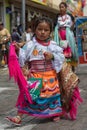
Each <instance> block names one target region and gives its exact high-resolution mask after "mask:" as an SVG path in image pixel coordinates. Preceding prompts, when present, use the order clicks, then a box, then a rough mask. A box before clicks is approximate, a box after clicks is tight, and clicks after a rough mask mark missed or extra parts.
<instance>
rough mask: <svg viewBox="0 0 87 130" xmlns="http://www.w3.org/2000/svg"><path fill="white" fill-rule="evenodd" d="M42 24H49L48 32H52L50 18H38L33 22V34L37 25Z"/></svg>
mask: <svg viewBox="0 0 87 130" xmlns="http://www.w3.org/2000/svg"><path fill="white" fill-rule="evenodd" d="M42 22H46V23H48V24H49V26H50V32H52V31H53V22H52V20H51V19H50V18H48V17H44V16H43V17H38V18H37V19H36V20H35V22H34V29H33V30H34V32H35V30H36V28H37V26H38V24H39V23H42Z"/></svg>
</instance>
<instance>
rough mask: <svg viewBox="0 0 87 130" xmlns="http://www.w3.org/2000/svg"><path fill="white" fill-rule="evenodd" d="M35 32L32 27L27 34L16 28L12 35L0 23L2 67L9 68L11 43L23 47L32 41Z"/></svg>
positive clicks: (0, 62) (0, 63) (0, 59)
mask: <svg viewBox="0 0 87 130" xmlns="http://www.w3.org/2000/svg"><path fill="white" fill-rule="evenodd" d="M32 36H33V32H32V29H31V27H27V28H26V30H25V32H24V33H23V32H22V33H20V31H19V28H17V27H14V28H13V30H12V33H11V34H10V33H9V31H8V30H7V29H6V28H5V27H4V24H3V22H0V66H2V67H5V66H6V67H7V64H8V52H9V45H10V43H11V42H16V43H17V44H18V45H19V46H20V47H22V46H23V45H24V44H25V43H26V42H29V41H30V40H31V39H32Z"/></svg>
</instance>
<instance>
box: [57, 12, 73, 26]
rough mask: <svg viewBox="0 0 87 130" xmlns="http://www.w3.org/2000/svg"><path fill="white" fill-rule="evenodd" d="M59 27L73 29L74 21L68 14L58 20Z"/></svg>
mask: <svg viewBox="0 0 87 130" xmlns="http://www.w3.org/2000/svg"><path fill="white" fill-rule="evenodd" d="M57 24H58V27H59V28H60V27H71V26H72V19H71V17H70V16H69V15H68V14H65V15H63V16H59V17H58V20H57Z"/></svg>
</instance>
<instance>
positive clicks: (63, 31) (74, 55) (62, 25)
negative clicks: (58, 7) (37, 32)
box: [54, 14, 78, 66]
mask: <svg viewBox="0 0 87 130" xmlns="http://www.w3.org/2000/svg"><path fill="white" fill-rule="evenodd" d="M71 26H72V20H71V17H70V16H69V15H68V14H65V15H63V16H59V17H58V21H57V25H56V27H55V34H54V41H56V42H57V44H58V45H59V46H60V40H67V41H68V46H67V48H63V52H64V55H65V57H66V61H67V63H69V64H71V65H73V66H76V65H77V63H78V50H77V46H76V42H75V38H74V34H73V32H72V30H71V29H70V28H71Z"/></svg>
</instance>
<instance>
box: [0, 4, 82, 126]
mask: <svg viewBox="0 0 87 130" xmlns="http://www.w3.org/2000/svg"><path fill="white" fill-rule="evenodd" d="M59 9H60V13H59V15H58V17H57V23H56V26H55V31H54V40H53V39H52V38H51V33H52V32H53V23H52V20H51V19H49V18H48V17H40V18H37V19H36V21H35V23H34V29H33V33H32V31H31V28H30V27H29V28H27V29H26V32H24V33H23V34H22V42H21V37H20V35H18V32H17V30H16V29H14V30H13V33H12V41H13V42H12V44H10V47H9V61H8V68H9V74H10V77H14V78H15V81H16V82H17V84H18V86H19V91H20V93H19V96H18V100H17V103H16V107H17V109H18V111H17V115H16V116H14V117H12V116H8V117H6V119H7V120H9V121H11V122H12V123H14V124H15V125H20V124H21V122H22V117H23V114H28V115H31V116H36V117H40V118H50V119H52V120H53V121H59V120H60V118H61V117H64V118H70V119H72V120H73V119H76V116H77V111H78V102H79V103H81V102H82V98H81V96H80V92H79V87H78V83H79V78H78V76H77V75H76V74H75V73H74V70H73V66H75V65H77V63H78V51H77V47H76V43H75V39H74V34H73V31H72V27H73V24H74V23H73V21H72V18H71V16H70V15H69V14H67V13H66V11H67V4H66V3H64V2H61V3H60V5H59ZM28 33H29V34H28ZM9 36H10V35H9ZM2 45H3V44H2Z"/></svg>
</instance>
